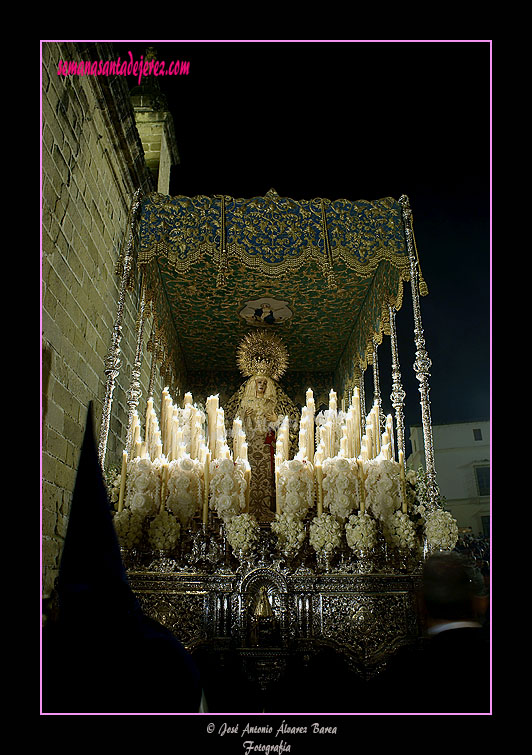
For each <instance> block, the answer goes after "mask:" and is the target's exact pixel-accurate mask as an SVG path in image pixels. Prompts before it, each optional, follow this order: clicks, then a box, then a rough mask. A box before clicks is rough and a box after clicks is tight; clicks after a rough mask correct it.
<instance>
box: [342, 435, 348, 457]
mask: <svg viewBox="0 0 532 755" xmlns="http://www.w3.org/2000/svg"><path fill="white" fill-rule="evenodd" d="M340 456H342V457H343V458H344V459H347V456H348V451H347V437H346V436H345V435H343V436H342V437H341V439H340Z"/></svg>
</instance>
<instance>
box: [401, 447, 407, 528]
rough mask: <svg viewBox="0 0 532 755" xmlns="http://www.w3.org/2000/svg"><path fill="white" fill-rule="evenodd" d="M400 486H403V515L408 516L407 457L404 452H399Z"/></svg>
mask: <svg viewBox="0 0 532 755" xmlns="http://www.w3.org/2000/svg"><path fill="white" fill-rule="evenodd" d="M399 484H400V486H401V499H402V511H403V514H406V513H407V512H408V505H407V502H406V478H405V455H404V452H403V451H399Z"/></svg>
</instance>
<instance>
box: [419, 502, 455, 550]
mask: <svg viewBox="0 0 532 755" xmlns="http://www.w3.org/2000/svg"><path fill="white" fill-rule="evenodd" d="M425 534H426V536H427V543H428V545H429V548H430V549H431V550H440V551H452V550H453V548H454V547H455V545H456V543H457V542H458V524H457V523H456V519H454V517H453V516H452V514H450V513H449V512H448V511H444V509H435V510H434V511H431V512H429V514H428V515H427V517H426V519H425Z"/></svg>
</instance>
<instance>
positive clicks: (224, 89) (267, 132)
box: [116, 41, 490, 426]
mask: <svg viewBox="0 0 532 755" xmlns="http://www.w3.org/2000/svg"><path fill="white" fill-rule="evenodd" d="M149 44H152V45H153V46H154V47H155V48H156V49H157V52H158V59H159V60H164V61H165V62H166V63H167V65H168V64H169V63H170V62H171V61H175V60H180V61H188V62H189V63H190V68H189V74H188V76H175V77H168V76H166V77H164V78H162V77H161V78H159V82H160V84H161V87H162V89H163V91H164V93H165V94H166V95H167V98H168V102H169V107H170V110H171V112H172V114H173V117H174V126H175V132H176V139H177V145H178V150H179V154H180V159H181V164H180V165H179V166H176V167H175V168H174V169H173V174H172V183H171V188H170V193H171V195H173V196H175V195H178V194H182V195H186V196H195V195H197V194H206V195H212V194H219V193H224V194H227V195H230V196H233V197H235V198H250V197H254V196H263V195H264V194H265V193H266V192H267V191H268V190H269V189H270V188H272V187H273V188H275V190H276V191H277V193H278V194H279V195H281V196H286V197H291V198H293V199H312V198H315V197H325V198H328V199H331V200H335V199H340V198H343V199H349V200H358V199H367V200H375V199H380V198H382V197H387V196H391V197H394V198H395V199H399V197H400V196H401V195H402V194H406V195H407V196H408V197H409V199H410V205H411V208H412V211H413V217H414V232H415V236H416V242H417V247H418V251H419V256H420V265H421V271H422V274H423V278H424V279H425V281H426V283H427V285H428V289H429V295H428V296H426V297H422V298H421V313H422V320H423V328H424V331H425V341H426V348H427V351H428V354H429V357H430V359H431V360H432V370H431V377H430V387H431V392H430V400H431V413H432V421H433V423H434V424H442V423H449V422H451V423H452V422H462V421H472V420H481V419H486V420H487V419H489V416H490V44H489V42H440V41H435V42H434V41H433V42H401V41H392V42H357V41H352V42H339V41H338V42H263V41H255V42H221V41H211V42H161V41H154V42H148V41H146V42H142V43H132V42H121V43H120V44H117V45H116V47H117V49H118V50H119V51H120V52H121V53H124V52H125V51H127V50H128V49H131V51H132V54H133V59H134V60H140V56H141V55H143V54H144V53H145V50H146V47H147V46H149ZM133 83H134V82H132V85H133ZM397 328H398V337H399V360H400V364H401V373H402V380H403V385H404V388H405V390H406V394H407V396H406V402H405V421H406V425H407V426H410V425H412V424H421V414H420V408H419V392H418V383H417V380H416V379H415V375H414V372H413V362H414V359H415V345H414V335H413V316H412V305H411V295H410V286H409V284H407V285H406V286H405V292H404V297H403V307H402V309H401V311H400V312H399V313H398V316H397ZM379 359H380V365H381V370H380V373H381V384H382V394H383V405H384V409H385V411H391V406H390V404H389V394H390V390H391V385H389V382H390V380H391V378H390V377H389V371H390V367H389V364H390V360H391V358H390V356H389V339H385V341H384V342H383V346H381V348H380V349H379ZM366 390H368V389H366ZM371 390H372V388H371Z"/></svg>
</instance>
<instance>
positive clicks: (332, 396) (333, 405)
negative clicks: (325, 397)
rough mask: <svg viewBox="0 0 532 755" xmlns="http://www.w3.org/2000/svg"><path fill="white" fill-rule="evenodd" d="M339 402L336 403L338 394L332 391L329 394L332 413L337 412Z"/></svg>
mask: <svg viewBox="0 0 532 755" xmlns="http://www.w3.org/2000/svg"><path fill="white" fill-rule="evenodd" d="M336 407H337V402H336V393H335V391H333V390H331V392H330V393H329V409H330V411H332V412H335V411H336Z"/></svg>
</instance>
